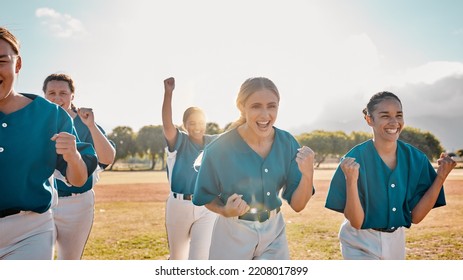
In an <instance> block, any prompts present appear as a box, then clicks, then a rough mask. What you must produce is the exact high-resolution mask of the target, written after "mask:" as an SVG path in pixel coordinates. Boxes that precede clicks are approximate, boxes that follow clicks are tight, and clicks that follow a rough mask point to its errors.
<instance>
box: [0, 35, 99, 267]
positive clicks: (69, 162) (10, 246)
mask: <svg viewBox="0 0 463 280" xmlns="http://www.w3.org/2000/svg"><path fill="white" fill-rule="evenodd" d="M21 63H22V59H21V56H20V53H19V42H18V40H17V39H16V37H15V36H14V35H13V34H12V33H10V32H9V31H8V30H7V29H5V28H3V27H0V259H9V260H20V259H29V260H33V259H44V260H47V259H48V260H51V259H52V257H53V235H54V223H53V216H52V212H51V210H50V208H52V207H54V205H56V192H55V191H54V187H53V185H52V182H54V180H50V177H52V175H53V174H54V173H55V174H56V175H57V176H58V175H60V176H58V177H59V178H61V177H62V179H63V180H66V181H67V182H69V183H70V184H73V185H76V186H82V185H83V184H84V183H85V181H86V180H87V178H88V175H89V174H92V173H93V171H94V170H95V168H96V165H97V158H96V155H95V151H94V149H93V147H92V146H91V145H90V144H87V143H78V142H76V139H77V138H76V134H75V130H74V127H73V124H72V119H71V118H70V117H69V115H68V114H67V113H66V112H65V111H64V110H63V109H62V108H60V107H59V106H56V105H55V104H52V103H50V102H48V101H46V100H45V99H44V98H42V97H40V96H37V95H33V94H21V93H18V92H16V91H15V89H14V83H15V80H16V76H17V75H18V74H19V71H20V69H21ZM58 171H59V172H58Z"/></svg>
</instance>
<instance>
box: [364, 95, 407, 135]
mask: <svg viewBox="0 0 463 280" xmlns="http://www.w3.org/2000/svg"><path fill="white" fill-rule="evenodd" d="M366 120H367V123H368V125H369V126H371V127H372V128H373V134H374V139H375V141H381V142H395V141H397V139H399V135H400V132H401V131H402V129H403V128H404V118H403V112H402V105H401V103H400V102H399V101H398V100H396V99H393V98H387V99H384V100H382V101H381V102H379V103H378V104H376V106H375V108H374V110H373V111H372V112H371V113H370V114H369V115H367V116H366Z"/></svg>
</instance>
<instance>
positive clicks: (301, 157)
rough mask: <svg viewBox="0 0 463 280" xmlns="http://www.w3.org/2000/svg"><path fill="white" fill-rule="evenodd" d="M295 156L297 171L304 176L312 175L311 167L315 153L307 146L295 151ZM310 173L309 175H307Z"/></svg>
mask: <svg viewBox="0 0 463 280" xmlns="http://www.w3.org/2000/svg"><path fill="white" fill-rule="evenodd" d="M297 151H298V152H297V154H296V162H297V166H298V167H299V170H300V171H301V173H302V174H304V175H307V176H308V175H312V174H313V169H314V167H313V165H314V159H315V153H314V151H312V149H311V148H309V147H307V146H302V147H301V148H299V149H297ZM308 173H311V174H308Z"/></svg>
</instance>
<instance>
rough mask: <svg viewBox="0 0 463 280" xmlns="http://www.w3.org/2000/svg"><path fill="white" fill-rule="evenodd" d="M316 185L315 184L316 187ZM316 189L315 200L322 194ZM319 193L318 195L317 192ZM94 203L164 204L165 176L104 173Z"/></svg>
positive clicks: (321, 173) (460, 174) (459, 180)
mask: <svg viewBox="0 0 463 280" xmlns="http://www.w3.org/2000/svg"><path fill="white" fill-rule="evenodd" d="M315 173H316V176H317V178H316V179H315V182H314V183H315V186H320V185H322V186H323V187H326V186H327V182H326V181H329V179H330V178H331V175H332V173H333V170H316V171H315ZM317 181H318V183H317ZM323 187H322V189H318V190H317V196H318V195H320V194H321V193H324V191H325V190H323V189H324V188H323ZM445 189H446V193H447V194H449V195H450V194H457V195H458V194H461V195H463V169H456V170H453V171H452V173H451V175H450V176H449V178H448V180H447V181H446V183H445ZM318 191H320V192H318ZM95 193H96V202H97V203H99V202H113V201H131V202H146V201H150V202H163V201H166V199H167V196H168V195H169V185H168V183H167V176H166V175H165V172H154V171H153V172H104V173H103V176H102V179H101V181H100V182H98V184H97V185H96V186H95Z"/></svg>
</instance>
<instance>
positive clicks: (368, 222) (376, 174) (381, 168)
mask: <svg viewBox="0 0 463 280" xmlns="http://www.w3.org/2000/svg"><path fill="white" fill-rule="evenodd" d="M346 157H352V158H355V160H356V162H358V163H359V164H360V169H359V179H358V192H359V197H360V202H361V204H362V207H363V210H364V212H365V219H364V222H363V225H362V229H368V228H398V227H401V226H404V227H407V228H409V227H410V226H411V211H412V210H413V208H414V207H415V206H416V204H417V203H418V202H419V201H420V199H421V198H422V197H423V195H424V194H425V192H426V191H427V190H428V189H429V187H430V186H431V184H432V183H433V182H434V179H435V178H436V176H437V175H436V171H435V170H434V168H433V167H432V165H431V163H430V162H429V160H428V158H427V157H426V155H425V154H424V153H423V152H421V151H420V150H418V149H417V148H415V147H413V146H412V145H410V144H407V143H405V142H403V141H400V140H398V141H397V166H396V168H395V169H394V170H391V169H390V168H389V167H388V166H387V165H386V164H385V163H384V162H383V160H382V159H381V157H380V156H379V154H378V152H377V151H376V148H375V146H374V144H373V141H372V140H368V141H366V142H364V143H362V144H359V145H357V146H355V147H354V148H352V150H350V151H349V152H348V153H347V154H346ZM345 204H346V180H345V177H344V173H343V171H342V170H341V168H340V166H338V168H337V169H336V171H335V173H334V175H333V178H332V181H331V183H330V187H329V190H328V195H327V198H326V203H325V207H326V208H328V209H331V210H334V211H337V212H341V213H343V212H344V207H345ZM445 204H446V202H445V195H444V189H443V188H442V189H441V191H440V193H439V196H438V198H437V201H436V203H435V205H434V207H439V206H443V205H445Z"/></svg>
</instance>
